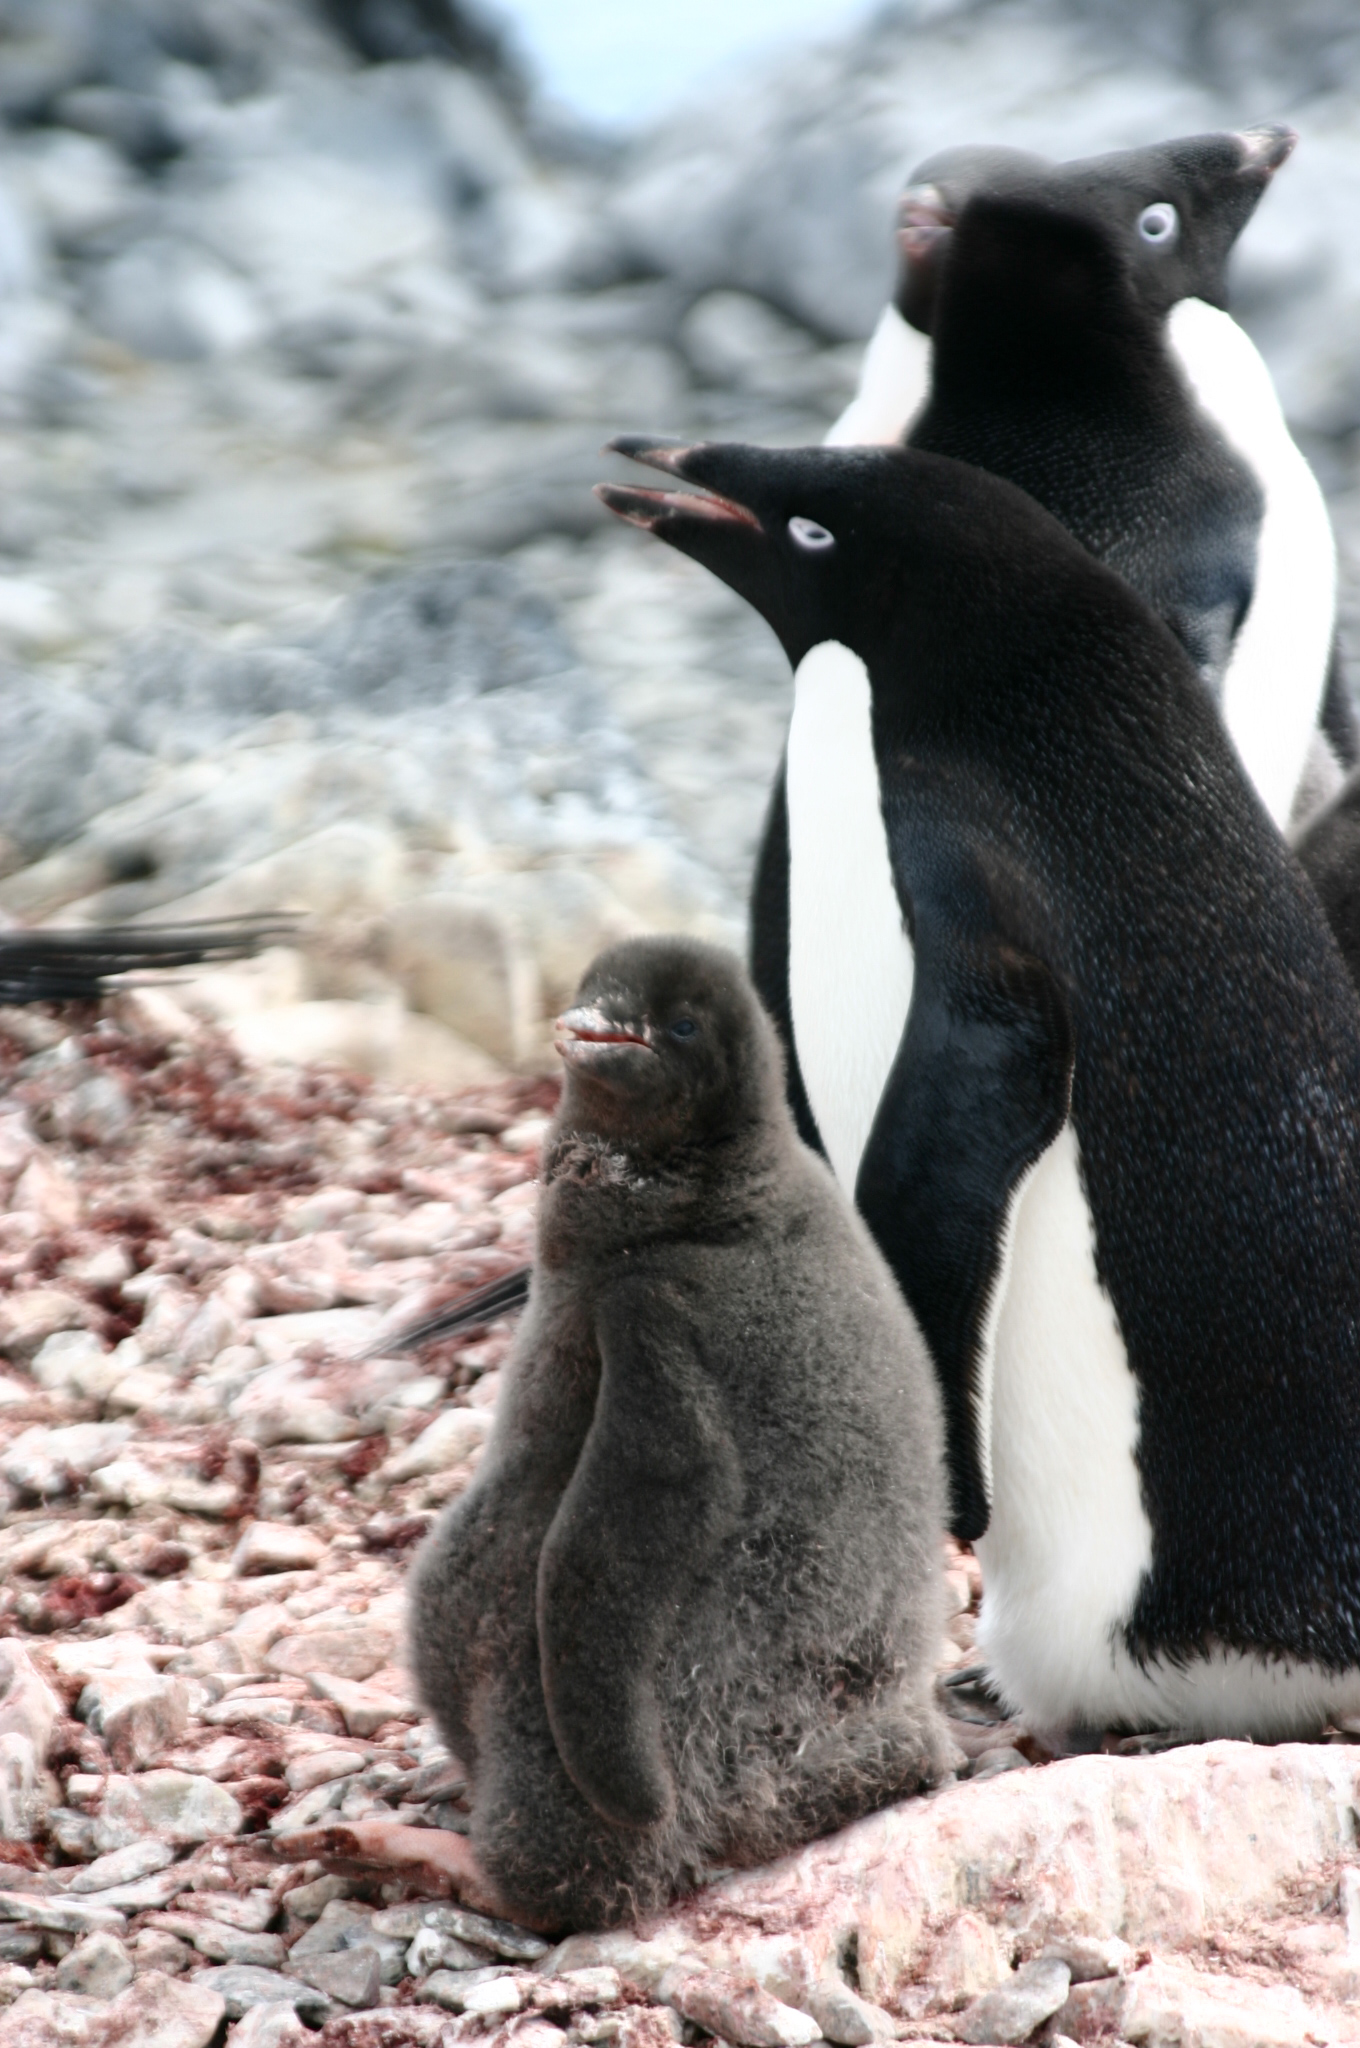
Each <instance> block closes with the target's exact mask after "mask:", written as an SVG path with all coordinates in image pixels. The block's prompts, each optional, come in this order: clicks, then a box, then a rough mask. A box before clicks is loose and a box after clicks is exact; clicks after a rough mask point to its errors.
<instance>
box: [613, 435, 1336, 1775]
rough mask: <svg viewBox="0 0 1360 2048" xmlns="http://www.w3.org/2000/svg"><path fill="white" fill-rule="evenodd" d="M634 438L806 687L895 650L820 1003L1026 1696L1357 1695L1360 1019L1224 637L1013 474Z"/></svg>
mask: <svg viewBox="0 0 1360 2048" xmlns="http://www.w3.org/2000/svg"><path fill="white" fill-rule="evenodd" d="M614 445H615V446H616V447H617V448H618V449H619V450H620V451H621V452H622V453H625V454H630V455H633V456H635V457H637V458H638V459H640V460H642V461H645V462H647V463H648V464H650V465H651V466H652V467H653V468H657V469H661V470H663V471H668V472H670V473H671V474H673V475H675V476H677V477H680V478H683V479H684V480H685V481H686V482H688V483H690V484H693V485H696V486H698V487H699V489H700V490H701V491H702V492H704V493H706V494H707V495H703V496H688V495H677V494H676V493H674V492H667V491H658V490H640V489H639V490H633V489H623V488H619V487H605V488H602V491H601V495H602V496H603V498H604V500H605V502H606V504H608V505H609V506H610V507H611V509H612V510H614V511H615V512H617V513H619V514H621V515H622V516H623V517H625V518H628V519H631V520H632V521H633V522H634V523H636V524H638V525H641V526H644V527H646V528H648V529H650V530H651V531H652V532H654V533H655V534H657V535H658V536H659V537H660V538H662V539H664V540H667V541H669V542H670V543H671V544H672V545H673V546H675V547H678V548H680V549H681V550H682V551H683V552H684V553H686V554H689V555H692V556H693V557H694V558H695V559H696V560H698V561H700V562H703V563H705V564H706V565H707V566H708V567H709V568H710V569H712V570H713V571H714V573H715V574H717V575H719V576H721V577H722V578H723V579H724V581H726V582H728V583H729V584H731V585H732V587H733V588H734V589H736V590H737V591H738V592H740V593H741V594H742V595H743V596H745V597H746V598H747V599H748V600H749V601H750V602H751V603H752V604H753V605H754V606H755V607H756V608H757V609H758V610H759V611H761V612H762V613H763V614H764V616H765V617H766V619H767V620H768V621H769V622H770V624H771V625H772V626H773V627H774V629H775V631H776V632H777V633H778V635H779V637H780V639H781V640H782V642H783V644H784V647H785V649H786V651H787V653H788V656H789V659H790V661H791V662H792V663H793V664H794V666H795V670H796V677H797V686H798V687H799V688H800V689H802V688H803V687H804V686H805V685H806V686H808V687H811V688H813V689H815V690H817V691H825V692H826V693H828V694H835V693H837V692H840V691H843V689H844V685H845V681H846V678H847V675H854V676H857V677H858V678H859V679H860V680H859V688H860V695H859V696H858V697H856V698H855V699H854V700H853V701H852V702H850V703H849V704H847V705H845V706H844V707H843V709H844V712H845V716H844V719H843V725H842V730H843V732H844V734H845V738H844V741H843V743H842V745H841V746H840V748H839V750H838V751H828V752H827V753H826V754H825V755H824V757H823V760H822V764H821V768H822V775H823V778H824V781H825V784H826V788H825V791H824V800H825V802H826V803H827V805H828V808H829V809H832V810H833V811H834V814H835V815H836V816H839V817H840V818H842V819H843V820H845V821H847V827H849V826H850V825H851V824H853V829H854V831H855V833H856V834H857V835H858V841H859V843H858V844H857V860H856V865H855V868H854V872H853V892H854V893H853V895H847V894H843V893H839V891H840V886H841V884H840V878H839V877H838V876H837V875H836V874H835V873H832V874H828V873H826V872H824V871H820V870H817V869H815V868H814V869H813V870H811V871H809V872H807V873H804V872H802V870H801V867H800V861H799V858H798V850H797V843H796V842H795V849H794V855H795V857H794V862H793V868H792V883H793V887H792V890H791V911H792V941H793V957H794V962H795V966H796V965H797V964H798V962H799V960H800V958H806V959H807V960H808V961H809V962H810V963H811V965H810V968H809V971H808V973H807V974H806V976H805V977H798V976H795V979H794V983H793V998H794V1016H793V1022H794V1027H795V1031H796V1035H797V1039H798V1043H799V1047H800V1050H801V1049H802V1047H803V1046H804V1044H805V1043H806V1044H810V1045H813V1046H815V1047H816V1048H817V1054H818V1062H819V1064H818V1068H817V1072H818V1076H819V1082H820V1085H821V1087H822V1089H823V1091H824V1092H823V1094H822V1097H821V1099H820V1100H819V1101H818V1104H817V1115H818V1121H819V1123H820V1124H821V1125H822V1129H823V1132H824V1134H825V1135H826V1137H827V1141H828V1143H827V1149H828V1151H829V1152H830V1153H831V1155H832V1157H833V1158H835V1159H836V1162H837V1170H838V1172H839V1173H840V1174H841V1176H842V1178H843V1179H846V1178H848V1179H849V1180H850V1181H851V1182H852V1183H853V1184H854V1186H855V1188H856V1196H857V1201H858V1205H859V1207H860V1209H861V1211H862V1213H863V1214H864V1216H865V1218H866V1220H867V1221H868V1223H869V1225H870V1227H871V1229H872V1230H873V1232H874V1235H875V1237H876V1238H877V1240H878V1242H879V1245H880V1246H881V1247H882V1249H883V1250H884V1251H885V1252H886V1254H887V1256H888V1259H889V1262H890V1264H891V1265H892V1267H893V1269H894V1271H895V1272H896V1274H897V1276H898V1279H899V1280H900V1282H901V1284H902V1287H903V1291H904V1293H905V1294H906V1296H907V1299H908V1301H909V1302H910V1303H911V1305H912V1307H913V1308H914V1310H915V1311H916V1315H917V1318H918V1320H919V1322H920V1324H921V1327H922V1330H923V1332H924V1334H925V1337H926V1340H927V1342H928V1344H929V1345H930V1347H931V1351H932V1353H933V1356H934V1359H935V1364H936V1369H937V1372H938V1374H939V1377H940V1384H941V1390H942V1393H943V1396H944V1401H945V1413H946V1428H947V1435H948V1446H949V1461H950V1474H951V1482H952V1500H953V1526H954V1529H955V1531H956V1533H957V1534H958V1535H959V1536H960V1537H962V1538H965V1539H968V1540H973V1541H976V1542H977V1545H978V1551H979V1555H980V1558H981V1560H982V1566H983V1583H984V1588H985V1595H984V1602H983V1609H982V1616H981V1624H980V1631H979V1642H980V1646H981V1647H982V1650H983V1653H984V1655H985V1656H986V1657H987V1659H988V1661H989V1663H990V1665H991V1668H992V1670H993V1672H994V1674H995V1676H996V1678H997V1680H998V1682H999V1684H1000V1686H1001V1688H1002V1689H1003V1691H1004V1693H1005V1694H1006V1696H1007V1698H1008V1699H1009V1700H1011V1701H1012V1702H1013V1703H1014V1704H1015V1705H1017V1706H1018V1707H1020V1708H1021V1709H1023V1711H1024V1712H1025V1713H1026V1714H1027V1715H1028V1716H1029V1717H1030V1718H1031V1720H1032V1721H1033V1723H1035V1724H1036V1725H1038V1726H1041V1727H1049V1728H1055V1729H1063V1728H1072V1727H1076V1726H1090V1727H1096V1728H1102V1727H1110V1726H1111V1725H1118V1724H1120V1723H1123V1724H1126V1725H1129V1724H1131V1725H1134V1726H1138V1725H1144V1726H1146V1725H1152V1726H1168V1725H1170V1726H1176V1727H1181V1728H1186V1729H1191V1730H1195V1731H1198V1732H1200V1733H1202V1734H1206V1735H1208V1734H1254V1735H1261V1736H1271V1735H1279V1734H1284V1733H1288V1732H1306V1731H1311V1730H1314V1729H1316V1728H1317V1727H1318V1726H1319V1725H1320V1724H1321V1723H1322V1721H1323V1720H1324V1718H1325V1716H1326V1715H1327V1714H1328V1713H1329V1712H1352V1713H1353V1712H1355V1711H1357V1709H1360V1341H1358V1339H1357V1333H1358V1332H1360V1175H1357V1173H1356V1171H1355V1159H1356V1156H1357V1149H1360V1008H1358V1007H1357V1004H1356V1000H1355V993H1354V990H1353V989H1352V987H1351V985H1350V982H1349V980H1348V978H1347V976H1346V973H1345V969H1344V967H1343V965H1342V962H1341V959H1340V956H1339V954H1338V953H1337V950H1336V946H1335V944H1334V942H1333V940H1332V938H1331V935H1330V933H1329V932H1328V930H1327V927H1326V924H1325V921H1324V919H1323V917H1322V913H1321V911H1320V909H1319V907H1318V904H1317V901H1316V899H1315V897H1314V896H1313V894H1312V892H1311V891H1310V889H1309V888H1308V886H1307V884H1306V883H1305V881H1304V879H1303V877H1302V875H1301V874H1300V872H1299V870H1298V868H1297V866H1296V865H1295V863H1294V860H1293V857H1292V856H1291V855H1290V854H1289V852H1288V851H1287V849H1286V848H1285V846H1284V845H1283V842H1282V841H1281V839H1280V837H1279V835H1278V833H1277V832H1276V831H1275V830H1274V828H1273V827H1272V825H1271V824H1270V821H1269V820H1268V818H1267V817H1266V815H1265V813H1264V811H1263V809H1262V808H1261V806H1260V804H1259V803H1258V802H1257V801H1256V799H1255V798H1254V796H1253V795H1252V794H1251V792H1250V790H1249V789H1248V788H1247V786H1246V784H1245V781H1244V779H1243V777H1242V774H1241V769H1240V765H1239V763H1238V762H1237V760H1236V758H1235V756H1234V754H1233V751H1232V749H1231V747H1230V745H1229V743H1228V740H1227V737H1226V735H1225V733H1224V731H1223V728H1222V725H1221V723H1220V722H1219V719H1218V717H1217V715H1216V713H1215V711H1214V708H1213V705H1212V703H1211V701H1210V699H1209V696H1208V694H1207V692H1206V691H1205V690H1204V688H1203V685H1202V683H1201V681H1200V678H1199V676H1198V674H1197V672H1196V670H1195V668H1194V666H1193V664H1192V663H1191V662H1190V661H1189V659H1188V658H1187V656H1186V654H1185V652H1184V649H1183V648H1182V647H1181V646H1180V644H1179V643H1178V641H1177V640H1176V639H1175V637H1174V636H1173V635H1172V634H1171V633H1170V632H1169V630H1168V629H1167V628H1166V627H1165V626H1164V625H1163V624H1162V623H1161V622H1160V621H1159V620H1158V619H1157V618H1156V617H1155V616H1154V615H1153V614H1152V613H1151V612H1150V610H1149V609H1148V608H1147V606H1146V605H1145V604H1144V603H1143V602H1142V600H1141V599H1140V598H1138V597H1137V596H1136V595H1135V593H1134V592H1133V591H1132V590H1131V589H1130V588H1129V586H1128V585H1127V583H1125V582H1124V581H1123V579H1122V578H1121V577H1119V576H1117V575H1115V574H1114V573H1113V572H1112V571H1111V570H1109V569H1107V568H1106V567H1105V566H1104V565H1103V564H1101V563H1100V562H1098V561H1096V560H1095V559H1094V558H1093V556H1092V555H1090V554H1089V553H1088V552H1087V551H1086V550H1085V549H1084V548H1082V547H1081V546H1080V544H1079V543H1078V542H1077V541H1075V540H1074V539H1073V538H1072V536H1071V535H1070V534H1069V533H1068V532H1067V531H1066V530H1065V528H1063V527H1062V526H1060V525H1059V524H1058V522H1057V521H1056V520H1054V519H1053V518H1052V517H1051V516H1050V515H1049V514H1047V513H1045V512H1044V511H1043V510H1042V509H1041V508H1040V507H1038V506H1037V505H1035V504H1034V502H1033V501H1032V500H1031V499H1029V498H1028V497H1026V496H1025V494H1024V493H1023V492H1020V491H1018V490H1016V489H1015V488H1014V487H1013V486H1011V485H1009V484H1006V483H1004V482H1002V481H1001V480H1000V479H998V478H996V477H993V476H990V475H988V474H987V473H986V472H985V471H982V470H979V469H974V468H972V467H970V466H967V465H965V464H961V463H957V462H953V461H951V460H949V459H947V458H943V457H939V456H933V455H927V454H923V453H920V452H918V451H916V450H910V449H854V450H849V449H841V450H832V449H803V450H800V449H788V450H765V449H758V448H743V447H723V446H703V445H700V446H697V447H691V448H685V447H680V446H667V447H657V446H655V445H653V444H651V443H649V442H648V441H646V440H644V439H641V438H636V439H625V440H622V441H619V442H616V443H615V444H614ZM871 898H872V901H873V904H874V906H875V908H874V911H873V915H875V916H877V917H879V918H880V919H881V920H882V925H883V930H882V932H881V934H879V935H878V937H877V938H875V935H874V934H873V933H871V932H870V931H869V915H870V913H869V912H868V910H866V908H865V907H864V906H865V904H866V902H867V901H868V900H869V899H871ZM904 921H905V924H906V926H907V927H908V928H909V931H910V938H908V937H907V936H906V934H905V932H904V931H903V928H902V927H903V923H904ZM890 923H891V924H892V925H893V929H892V930H889V928H888V927H889V924H890ZM847 931H849V932H851V933H857V934H859V935H860V937H861V939H862V943H859V944H858V945H853V944H851V943H849V942H848V941H847ZM892 946H896V947H897V948H898V949H899V951H903V952H905V953H906V954H907V956H908V962H909V967H908V974H907V978H908V979H911V980H913V982H914V986H913V988H912V994H911V1004H910V1015H909V1017H908V1015H907V1013H906V1009H905V1007H904V1006H903V1005H902V1004H901V1001H900V993H901V991H900V985H899V984H897V983H894V982H893V981H892V962H891V958H890V957H889V952H890V948H891V947H892ZM817 963H820V971H819V972H817V971H813V970H814V969H815V968H816V967H817ZM885 980H886V982H887V983H888V988H887V1000H886V1005H885ZM893 1002H896V1003H897V1004H898V1014H897V1030H898V1043H896V1044H894V1045H893V1046H892V1047H891V1049H890V1050H889V1052H888V1056H887V1058H886V1061H885V1060H883V1059H882V1053H883V1045H882V1043H879V1044H876V1045H874V1046H872V1047H866V1045H865V1044H864V1037H865V1033H866V1029H871V1030H877V1029H878V1028H879V1024H880V1021H881V1019H882V1017H883V1015H884V1014H885V1008H886V1009H890V1008H891V1005H892V1003H893ZM866 1053H867V1054H869V1057H867V1058H866Z"/></svg>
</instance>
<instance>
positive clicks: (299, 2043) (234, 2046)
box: [231, 2000, 312, 2048]
mask: <svg viewBox="0 0 1360 2048" xmlns="http://www.w3.org/2000/svg"><path fill="white" fill-rule="evenodd" d="M311 2039H312V2036H311V2034H310V2033H309V2032H308V2031H307V2029H306V2028H305V2027H304V2026H303V2024H302V2022H301V2020H299V2018H298V2016H297V2013H296V2011H295V2009H294V2008H293V2007H292V2006H291V2005H289V2004H287V2003H286V2002H284V2001H282V2000H280V2001H278V2002H276V2003H274V2004H272V2005H252V2007H251V2008H250V2011H249V2012H248V2013H246V2015H245V2016H244V2018H243V2019H240V2020H238V2021H237V2023H236V2026H235V2027H234V2028H233V2030H232V2036H231V2048H306V2043H307V2042H308V2041H310V2040H311Z"/></svg>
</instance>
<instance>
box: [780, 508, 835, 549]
mask: <svg viewBox="0 0 1360 2048" xmlns="http://www.w3.org/2000/svg"><path fill="white" fill-rule="evenodd" d="M789 534H790V536H791V538H792V539H793V541H794V544H795V545H796V546H797V547H800V548H806V549H807V552H808V553H809V554H810V555H815V554H821V553H824V552H825V550H826V549H827V548H834V547H835V545H836V536H835V534H834V533H828V532H827V530H826V528H825V527H824V526H819V525H818V524H817V522H816V520H815V519H803V518H800V517H798V516H796V515H795V517H794V518H792V519H791V520H790V521H789Z"/></svg>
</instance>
